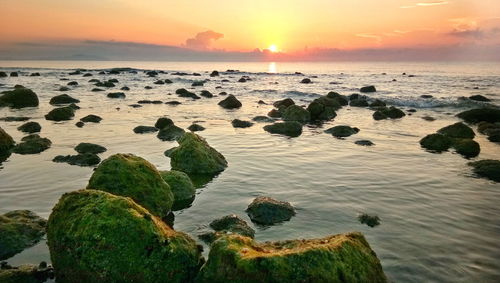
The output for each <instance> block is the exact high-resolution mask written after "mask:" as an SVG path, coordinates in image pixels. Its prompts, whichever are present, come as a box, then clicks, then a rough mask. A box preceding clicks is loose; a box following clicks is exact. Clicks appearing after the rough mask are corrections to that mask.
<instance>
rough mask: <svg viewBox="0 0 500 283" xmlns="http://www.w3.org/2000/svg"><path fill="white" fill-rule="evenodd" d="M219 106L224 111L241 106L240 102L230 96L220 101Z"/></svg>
mask: <svg viewBox="0 0 500 283" xmlns="http://www.w3.org/2000/svg"><path fill="white" fill-rule="evenodd" d="M218 104H219V106H221V107H222V108H226V109H235V108H240V107H241V106H242V104H241V102H240V101H239V100H238V99H237V98H236V97H235V96H234V95H232V94H230V95H228V96H227V97H226V98H225V99H224V100H221V101H220V102H219V103H218Z"/></svg>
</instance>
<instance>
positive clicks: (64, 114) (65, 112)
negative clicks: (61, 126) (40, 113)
mask: <svg viewBox="0 0 500 283" xmlns="http://www.w3.org/2000/svg"><path fill="white" fill-rule="evenodd" d="M73 117H75V109H74V108H73V107H70V106H65V107H59V108H54V109H52V110H51V111H50V112H49V113H48V114H47V115H45V119H47V120H51V121H67V120H71V119H73Z"/></svg>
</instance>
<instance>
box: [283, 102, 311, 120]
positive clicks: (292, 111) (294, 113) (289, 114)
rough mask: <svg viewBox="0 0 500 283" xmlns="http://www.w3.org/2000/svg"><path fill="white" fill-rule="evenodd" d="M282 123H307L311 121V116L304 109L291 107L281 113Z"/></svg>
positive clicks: (295, 106)
mask: <svg viewBox="0 0 500 283" xmlns="http://www.w3.org/2000/svg"><path fill="white" fill-rule="evenodd" d="M282 117H283V120H284V121H297V122H300V123H307V122H309V121H310V120H311V114H310V113H309V111H307V110H306V109H304V108H302V107H300V106H298V105H291V106H289V107H287V108H286V109H285V111H283V116H282Z"/></svg>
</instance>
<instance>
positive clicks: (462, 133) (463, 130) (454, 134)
mask: <svg viewBox="0 0 500 283" xmlns="http://www.w3.org/2000/svg"><path fill="white" fill-rule="evenodd" d="M438 133H440V134H442V135H445V136H448V137H450V138H461V139H473V138H474V136H475V135H476V134H474V131H473V130H472V129H471V128H470V127H469V126H467V125H465V124H464V123H462V122H458V123H455V124H453V125H449V126H446V127H444V128H441V129H439V130H438Z"/></svg>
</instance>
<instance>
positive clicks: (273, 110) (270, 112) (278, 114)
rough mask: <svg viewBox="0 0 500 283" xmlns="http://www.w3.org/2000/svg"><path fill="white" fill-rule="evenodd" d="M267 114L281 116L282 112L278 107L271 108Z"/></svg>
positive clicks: (275, 116)
mask: <svg viewBox="0 0 500 283" xmlns="http://www.w3.org/2000/svg"><path fill="white" fill-rule="evenodd" d="M267 116H269V117H271V118H281V112H280V111H279V110H277V109H271V111H269V112H268V113H267Z"/></svg>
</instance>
